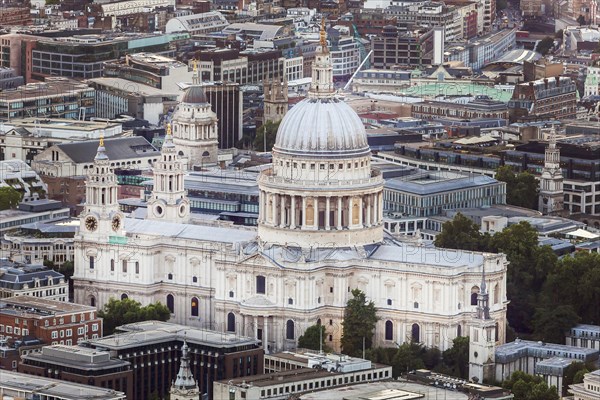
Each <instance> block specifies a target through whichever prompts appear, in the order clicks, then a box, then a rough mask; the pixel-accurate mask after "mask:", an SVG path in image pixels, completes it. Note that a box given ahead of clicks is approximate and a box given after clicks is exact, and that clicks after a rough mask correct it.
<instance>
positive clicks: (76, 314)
mask: <svg viewBox="0 0 600 400" xmlns="http://www.w3.org/2000/svg"><path fill="white" fill-rule="evenodd" d="M0 335H3V336H4V337H6V338H8V339H12V340H22V339H23V338H25V337H26V336H33V337H35V338H37V339H39V340H41V341H42V342H44V343H52V344H66V345H71V344H77V343H79V342H81V341H83V340H86V339H89V338H100V337H102V319H101V318H98V317H97V315H96V307H91V306H83V305H79V304H73V303H65V302H62V301H54V300H47V299H42V298H37V297H32V296H19V297H11V298H8V299H3V300H2V302H0Z"/></svg>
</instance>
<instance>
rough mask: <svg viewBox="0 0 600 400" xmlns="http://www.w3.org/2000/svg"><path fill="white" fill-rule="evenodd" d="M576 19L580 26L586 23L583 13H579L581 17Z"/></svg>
mask: <svg viewBox="0 0 600 400" xmlns="http://www.w3.org/2000/svg"><path fill="white" fill-rule="evenodd" d="M576 21H577V23H578V24H579V26H582V25H585V17H584V16H583V15H581V14H579V17H577V20H576Z"/></svg>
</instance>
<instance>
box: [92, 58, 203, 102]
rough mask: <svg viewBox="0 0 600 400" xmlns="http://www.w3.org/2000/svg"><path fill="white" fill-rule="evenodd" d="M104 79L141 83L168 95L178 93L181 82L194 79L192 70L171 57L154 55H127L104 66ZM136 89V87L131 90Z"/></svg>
mask: <svg viewBox="0 0 600 400" xmlns="http://www.w3.org/2000/svg"><path fill="white" fill-rule="evenodd" d="M104 77H114V78H122V79H125V80H128V81H131V82H133V83H141V84H144V85H147V86H151V87H153V88H156V89H161V90H164V91H165V92H167V93H178V92H179V89H180V88H179V84H180V83H181V82H189V81H190V80H191V79H192V71H191V69H190V68H189V67H188V66H187V65H186V64H184V63H182V62H180V61H177V60H176V59H174V58H171V57H165V56H162V55H159V54H153V53H135V54H130V55H126V56H125V58H124V59H120V60H118V61H108V62H106V64H104ZM132 88H135V85H134V86H133V87H132V86H130V89H132Z"/></svg>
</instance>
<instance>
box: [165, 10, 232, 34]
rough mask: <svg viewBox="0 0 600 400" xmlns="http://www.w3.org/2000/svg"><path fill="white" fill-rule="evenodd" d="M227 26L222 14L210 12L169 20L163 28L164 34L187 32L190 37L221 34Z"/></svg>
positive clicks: (227, 23)
mask: <svg viewBox="0 0 600 400" xmlns="http://www.w3.org/2000/svg"><path fill="white" fill-rule="evenodd" d="M228 25H229V22H227V20H226V19H225V17H224V16H223V14H221V13H220V12H218V11H210V12H206V13H201V14H191V15H184V16H180V17H175V18H171V19H170V20H169V21H168V22H167V25H166V27H165V32H166V33H176V32H187V33H189V34H190V35H191V36H195V35H206V34H208V33H211V32H221V31H222V30H223V29H225V28H226V27H227V26H228Z"/></svg>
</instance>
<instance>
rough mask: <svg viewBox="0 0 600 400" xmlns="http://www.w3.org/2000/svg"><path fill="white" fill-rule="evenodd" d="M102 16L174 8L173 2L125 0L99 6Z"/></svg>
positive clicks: (168, 0)
mask: <svg viewBox="0 0 600 400" xmlns="http://www.w3.org/2000/svg"><path fill="white" fill-rule="evenodd" d="M100 7H101V9H102V15H103V16H105V17H108V16H116V17H118V16H121V15H128V14H138V13H143V12H148V11H149V10H153V9H155V8H161V7H175V0H125V1H117V2H109V3H106V4H101V5H100Z"/></svg>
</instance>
